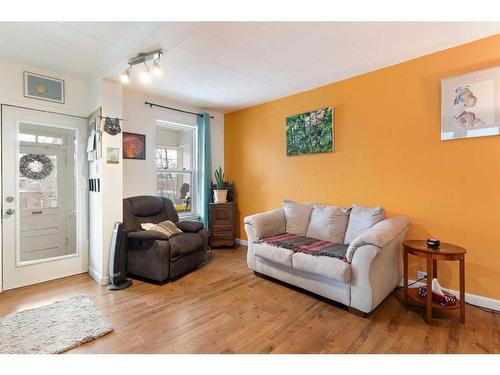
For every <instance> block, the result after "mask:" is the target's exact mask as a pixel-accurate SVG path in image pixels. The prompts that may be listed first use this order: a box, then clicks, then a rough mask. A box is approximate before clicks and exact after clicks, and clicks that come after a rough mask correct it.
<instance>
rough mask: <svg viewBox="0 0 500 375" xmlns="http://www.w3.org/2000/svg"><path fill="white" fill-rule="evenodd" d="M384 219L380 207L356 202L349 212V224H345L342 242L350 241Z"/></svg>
mask: <svg viewBox="0 0 500 375" xmlns="http://www.w3.org/2000/svg"><path fill="white" fill-rule="evenodd" d="M384 219H385V211H384V209H383V208H382V207H373V208H369V207H363V206H358V205H356V204H355V205H353V206H352V209H351V214H350V215H349V224H347V230H346V232H345V238H344V243H345V244H349V243H351V242H352V241H354V239H355V238H356V237H358V236H360V235H361V234H363V233H364V232H365V231H367V230H368V229H370V228H371V227H372V226H374V225H375V224H377V223H378V222H379V221H381V220H384Z"/></svg>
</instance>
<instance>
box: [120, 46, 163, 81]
mask: <svg viewBox="0 0 500 375" xmlns="http://www.w3.org/2000/svg"><path fill="white" fill-rule="evenodd" d="M162 55H163V50H161V49H157V50H154V51H151V52H146V53H139V54H138V55H137V56H135V57H132V58H130V59H129V60H128V65H129V67H128V69H127V70H126V71H125V72H123V74H122V75H120V81H121V82H122V83H124V84H127V83H129V82H130V76H131V73H132V67H133V66H134V65H139V64H143V65H144V69H143V70H141V71H140V72H139V79H140V81H141V82H142V83H149V82H151V78H152V77H151V76H152V75H154V76H155V77H159V76H161V75H162V70H161V67H160V59H161V56H162ZM151 60H152V61H153V66H152V68H151V69H150V68H149V66H148V64H147V61H151Z"/></svg>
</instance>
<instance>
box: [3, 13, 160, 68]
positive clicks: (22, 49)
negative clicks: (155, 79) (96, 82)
mask: <svg viewBox="0 0 500 375" xmlns="http://www.w3.org/2000/svg"><path fill="white" fill-rule="evenodd" d="M156 26H157V25H156V24H154V23H139V22H0V58H5V59H9V60H14V61H19V62H22V63H25V64H29V65H34V66H37V67H40V68H44V69H47V70H50V71H54V72H60V73H61V74H68V75H71V76H74V77H77V78H91V77H96V76H99V75H105V74H107V73H109V71H110V70H112V69H113V68H115V67H116V64H117V63H118V62H119V61H120V60H121V59H122V58H123V56H128V55H129V54H130V53H132V52H131V51H133V50H134V49H135V48H136V46H137V44H138V43H139V42H141V41H142V40H144V38H146V37H147V36H148V35H150V33H151V31H152V30H153V29H154V28H155V27H156Z"/></svg>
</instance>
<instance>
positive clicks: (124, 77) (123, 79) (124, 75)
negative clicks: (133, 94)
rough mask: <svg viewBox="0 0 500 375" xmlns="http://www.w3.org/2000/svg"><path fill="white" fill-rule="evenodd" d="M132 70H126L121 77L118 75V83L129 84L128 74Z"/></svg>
mask: <svg viewBox="0 0 500 375" xmlns="http://www.w3.org/2000/svg"><path fill="white" fill-rule="evenodd" d="M131 70H132V68H131V67H130V68H128V69H127V70H126V71H125V72H123V73H122V75H120V81H121V82H122V83H124V84H127V83H129V82H130V72H131Z"/></svg>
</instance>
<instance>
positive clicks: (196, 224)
mask: <svg viewBox="0 0 500 375" xmlns="http://www.w3.org/2000/svg"><path fill="white" fill-rule="evenodd" d="M175 225H176V226H177V228H179V229H180V230H182V231H183V232H187V233H198V231H199V230H201V229H203V223H202V222H200V221H191V220H185V221H178V222H177V223H175Z"/></svg>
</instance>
